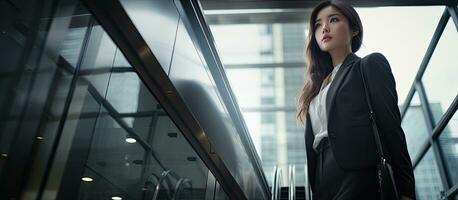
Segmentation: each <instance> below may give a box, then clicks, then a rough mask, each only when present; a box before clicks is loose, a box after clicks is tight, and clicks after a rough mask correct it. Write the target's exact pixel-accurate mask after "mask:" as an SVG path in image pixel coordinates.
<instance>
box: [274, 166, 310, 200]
mask: <svg viewBox="0 0 458 200" xmlns="http://www.w3.org/2000/svg"><path fill="white" fill-rule="evenodd" d="M305 169H307V168H306V167H305ZM287 173H288V182H287V185H285V184H283V180H284V178H283V170H282V168H281V167H279V166H276V167H275V168H274V172H273V176H272V177H273V178H272V187H271V191H272V192H271V193H272V198H271V199H272V200H311V199H312V198H311V192H310V187H309V185H308V184H307V181H305V185H304V186H296V178H299V177H296V175H295V174H296V167H295V165H289V167H288V171H287ZM300 178H305V180H307V175H306V177H300Z"/></svg>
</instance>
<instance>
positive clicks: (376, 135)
mask: <svg viewBox="0 0 458 200" xmlns="http://www.w3.org/2000/svg"><path fill="white" fill-rule="evenodd" d="M365 62H366V60H365V59H364V58H362V59H361V63H360V66H359V69H360V70H359V71H360V72H361V77H362V79H363V85H364V92H365V94H366V101H367V105H369V118H370V120H371V122H372V123H371V124H372V130H373V133H374V138H375V144H376V145H377V150H378V154H379V156H380V160H381V161H382V162H385V156H384V155H385V154H384V153H383V148H382V143H381V142H380V135H379V132H378V128H377V124H376V122H375V113H374V110H373V109H372V104H371V98H370V96H369V88H368V87H367V85H366V71H365V69H364V67H363V65H364V64H365Z"/></svg>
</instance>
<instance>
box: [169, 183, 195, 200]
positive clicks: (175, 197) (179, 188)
mask: <svg viewBox="0 0 458 200" xmlns="http://www.w3.org/2000/svg"><path fill="white" fill-rule="evenodd" d="M186 183H188V184H189V185H190V186H191V188H192V182H191V180H190V179H188V178H181V179H180V180H178V182H177V184H176V185H175V192H174V194H173V197H172V200H176V199H177V197H179V195H180V193H181V190H182V189H183V188H182V187H181V186H183V185H184V184H186Z"/></svg>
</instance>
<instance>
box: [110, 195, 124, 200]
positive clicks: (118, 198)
mask: <svg viewBox="0 0 458 200" xmlns="http://www.w3.org/2000/svg"><path fill="white" fill-rule="evenodd" d="M111 199H113V200H122V197H118V196H114V197H111Z"/></svg>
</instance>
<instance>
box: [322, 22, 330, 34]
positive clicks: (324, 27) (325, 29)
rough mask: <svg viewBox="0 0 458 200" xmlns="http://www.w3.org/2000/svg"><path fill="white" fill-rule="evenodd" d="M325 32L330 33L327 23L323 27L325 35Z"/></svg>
mask: <svg viewBox="0 0 458 200" xmlns="http://www.w3.org/2000/svg"><path fill="white" fill-rule="evenodd" d="M325 32H329V27H328V24H327V23H325V24H323V27H322V29H321V33H323V34H324V33H325Z"/></svg>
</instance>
